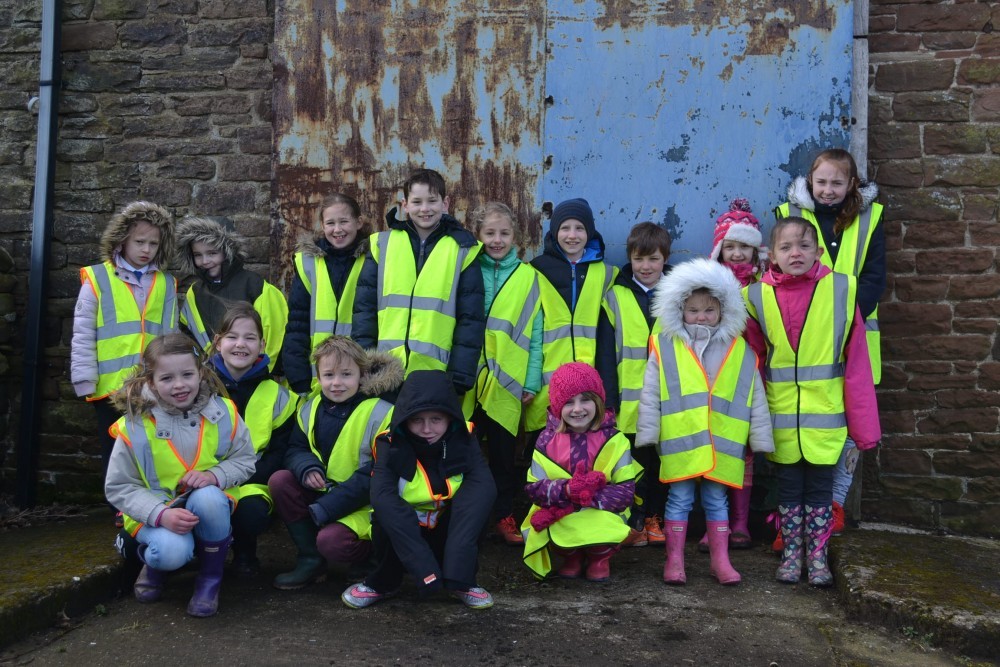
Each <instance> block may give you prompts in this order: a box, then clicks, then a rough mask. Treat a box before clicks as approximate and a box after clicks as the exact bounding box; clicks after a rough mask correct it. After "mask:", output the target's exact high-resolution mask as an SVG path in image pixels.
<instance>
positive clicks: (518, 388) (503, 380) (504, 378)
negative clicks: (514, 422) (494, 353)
mask: <svg viewBox="0 0 1000 667" xmlns="http://www.w3.org/2000/svg"><path fill="white" fill-rule="evenodd" d="M486 366H487V367H488V368H489V369H490V373H491V374H492V375H493V376H494V377H495V378H496V379H497V381H498V382H499V383H500V386H501V387H503V389H504V391H507V392H510V393H511V394H512V395H513V396H514V397H515V398H517V399H518V400H521V394H522V393H523V392H524V386H523V385H522V384H521V383H520V382H518V381H517V380H515V379H514V378H512V377H511V376H510V374H509V373H508V372H507V371H505V370H504V369H503V367H502V366H501V365H500V362H498V361H497V360H496V359H487V360H486Z"/></svg>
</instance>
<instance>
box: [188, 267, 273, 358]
mask: <svg viewBox="0 0 1000 667" xmlns="http://www.w3.org/2000/svg"><path fill="white" fill-rule="evenodd" d="M250 305H252V306H253V309H254V310H256V311H257V313H258V314H259V315H260V323H261V325H262V326H263V329H264V352H265V353H266V354H267V356H268V358H269V359H270V363H268V365H267V370H269V371H273V370H274V365H275V364H276V363H277V362H278V353H279V352H281V345H282V343H284V341H285V328H286V327H287V326H288V303H287V302H286V301H285V295H284V294H282V293H281V292H279V291H278V288H277V287H275V286H274V285H272V284H271V283H269V282H267V281H265V282H264V289H263V290H261V293H260V296H258V297H257V298H256V299H255V300H254V302H253V303H252V304H250ZM181 324H183V325H184V326H186V327H187V328H188V331H190V332H191V335H192V336H194V339H195V340H196V341H197V342H198V344H199V345H201V349H203V350H205V352H208V349H209V348H210V347H211V346H212V336H210V335H209V333H208V328H207V327H206V326H205V322H204V321H203V320H202V319H201V313H200V312H199V311H198V302H197V298H196V297H195V294H194V286H191V287H188V291H187V292H186V293H185V296H184V305H183V306H181Z"/></svg>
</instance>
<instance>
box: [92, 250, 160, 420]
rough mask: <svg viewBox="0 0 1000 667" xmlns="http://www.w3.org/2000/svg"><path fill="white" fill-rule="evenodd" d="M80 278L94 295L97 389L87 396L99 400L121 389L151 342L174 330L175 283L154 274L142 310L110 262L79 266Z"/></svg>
mask: <svg viewBox="0 0 1000 667" xmlns="http://www.w3.org/2000/svg"><path fill="white" fill-rule="evenodd" d="M80 282H81V283H83V284H87V283H90V288H91V289H92V290H93V291H94V296H95V297H96V298H97V388H96V389H94V393H93V394H91V395H90V396H88V397H87V400H88V401H97V400H100V399H102V398H105V397H106V396H108V395H109V394H111V393H112V392H115V391H117V390H118V389H120V388H121V386H122V383H123V382H125V378H126V377H128V376H129V375H130V374H131V372H132V369H133V368H134V367H135V366H137V365H138V364H139V363H140V362H141V360H142V359H141V358H142V353H143V351H144V350H145V349H146V346H147V345H149V341H151V340H153V339H154V338H155V337H157V336H161V335H163V334H165V333H170V332H171V331H176V330H177V281H176V280H175V279H174V277H173V276H171V275H170V274H169V273H164V272H163V271H155V272H153V284H152V285H151V286H150V289H149V294H147V295H146V305H145V307H144V308H143V310H142V312H141V313H140V312H139V306H138V304H137V303H136V301H135V297H134V296H132V288H131V287H130V286H129V285H128V284H127V283H126V282H124V281H123V280H120V279H118V278H117V277H115V267H114V265H112V264H111V262H104V263H103V264H95V265H93V266H85V267H83V268H82V269H80Z"/></svg>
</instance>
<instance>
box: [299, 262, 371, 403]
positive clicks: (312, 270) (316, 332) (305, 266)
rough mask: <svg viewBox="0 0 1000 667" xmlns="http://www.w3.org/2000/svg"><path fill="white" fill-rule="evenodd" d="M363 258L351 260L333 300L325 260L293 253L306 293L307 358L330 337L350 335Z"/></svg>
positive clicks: (314, 372) (313, 371) (314, 370)
mask: <svg viewBox="0 0 1000 667" xmlns="http://www.w3.org/2000/svg"><path fill="white" fill-rule="evenodd" d="M364 263H365V258H364V256H361V257H358V258H357V259H355V260H354V264H353V265H352V266H351V270H350V272H348V274H347V282H345V283H344V292H343V293H342V294H341V295H340V300H339V301H338V300H337V295H336V294H334V291H333V284H332V283H331V282H330V272H329V271H327V270H326V259H325V258H324V257H321V256H319V255H307V254H305V253H301V252H297V253H295V271H296V272H297V273H298V274H299V279H300V280H301V281H302V285H303V286H305V288H306V291H307V292H309V344H310V347H309V353H310V356H311V355H312V353H313V352H315V351H316V348H317V347H319V344H320V343H322V342H323V341H324V340H326V339H327V338H328V337H329V336H330V335H331V334H337V335H338V336H350V335H351V329H352V323H353V317H354V295H355V293H356V292H357V289H358V276H360V275H361V267H362V266H364ZM310 366H311V367H312V375H313V380H314V382H313V389H316V387H317V386H318V383H317V382H315V379H316V367H315V365H313V364H310Z"/></svg>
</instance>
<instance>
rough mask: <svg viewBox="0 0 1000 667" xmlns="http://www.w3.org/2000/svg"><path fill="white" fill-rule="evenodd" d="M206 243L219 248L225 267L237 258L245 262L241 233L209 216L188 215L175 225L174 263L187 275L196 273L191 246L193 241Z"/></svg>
mask: <svg viewBox="0 0 1000 667" xmlns="http://www.w3.org/2000/svg"><path fill="white" fill-rule="evenodd" d="M199 242H200V243H206V244H208V245H210V246H212V247H214V248H220V249H221V250H222V254H223V256H224V258H225V264H224V266H225V267H227V268H228V267H230V266H232V265H233V262H234V261H236V260H237V259H238V260H240V262H245V261H246V259H247V256H246V252H245V251H244V250H243V248H244V247H245V244H246V239H245V238H244V237H243V235H242V234H240V233H238V232H235V231H233V230H231V229H226V227H225V226H223V225H222V224H220V223H219V222H217V221H216V220H212V219H211V218H199V217H190V218H184V219H183V220H181V222H180V224H178V225H177V256H176V257H175V258H174V265H175V266H176V267H177V269H178V270H179V271H180V272H182V273H184V274H187V275H197V273H198V269H197V268H196V267H195V265H194V256H193V255H192V253H191V246H192V245H194V244H195V243H199Z"/></svg>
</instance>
